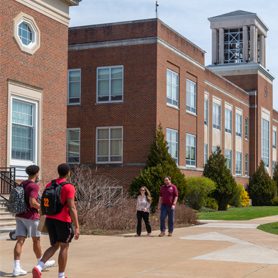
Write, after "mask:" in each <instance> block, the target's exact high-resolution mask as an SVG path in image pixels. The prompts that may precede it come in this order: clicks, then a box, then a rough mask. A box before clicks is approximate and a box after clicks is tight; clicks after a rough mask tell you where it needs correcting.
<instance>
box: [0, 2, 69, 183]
mask: <svg viewBox="0 0 278 278" xmlns="http://www.w3.org/2000/svg"><path fill="white" fill-rule="evenodd" d="M20 12H24V13H26V14H28V15H30V16H32V17H33V18H34V19H35V21H36V24H37V25H38V28H39V30H40V32H41V46H40V48H39V49H38V50H37V52H36V53H35V54H34V55H29V54H27V53H25V52H22V51H21V50H20V48H19V46H18V44H17V43H16V42H15V39H14V38H13V19H14V18H15V17H16V16H17V15H18V14H19V13H20ZM0 18H1V38H0V44H1V45H0V47H1V56H0V97H1V102H0V122H1V125H0V165H1V166H6V165H7V155H6V154H7V149H6V148H7V103H8V99H7V96H8V90H7V88H8V86H7V84H8V83H7V80H8V79H11V80H14V81H17V82H21V83H25V84H28V85H29V86H35V87H38V88H41V89H42V91H43V93H42V99H43V115H42V118H43V119H42V142H41V144H42V164H41V165H40V166H41V168H42V178H43V180H48V179H50V178H53V177H55V176H56V166H57V164H59V163H61V162H64V161H65V150H66V146H65V142H66V141H65V140H66V137H65V130H66V97H67V47H68V46H67V41H68V29H67V26H65V25H63V24H61V23H58V22H57V21H55V20H53V19H50V18H48V17H46V16H44V15H42V14H40V13H38V12H36V11H34V10H32V9H29V8H28V7H26V6H24V5H22V4H20V3H18V2H16V1H11V0H2V1H1V5H0Z"/></svg>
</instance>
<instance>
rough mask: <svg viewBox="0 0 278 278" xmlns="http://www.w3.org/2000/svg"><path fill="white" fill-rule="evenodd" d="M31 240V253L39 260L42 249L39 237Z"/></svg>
mask: <svg viewBox="0 0 278 278" xmlns="http://www.w3.org/2000/svg"><path fill="white" fill-rule="evenodd" d="M32 240H33V251H34V253H35V256H36V258H37V259H38V260H39V259H40V258H41V257H42V248H41V240H40V237H32Z"/></svg>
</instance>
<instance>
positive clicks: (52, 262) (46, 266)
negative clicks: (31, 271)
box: [42, 260, 55, 270]
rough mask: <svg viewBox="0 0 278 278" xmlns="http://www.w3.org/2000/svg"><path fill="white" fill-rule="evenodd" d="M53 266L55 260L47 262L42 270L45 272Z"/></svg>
mask: <svg viewBox="0 0 278 278" xmlns="http://www.w3.org/2000/svg"><path fill="white" fill-rule="evenodd" d="M54 265H55V260H48V261H47V262H46V263H45V264H44V267H43V269H42V270H45V269H46V268H49V267H52V266H54Z"/></svg>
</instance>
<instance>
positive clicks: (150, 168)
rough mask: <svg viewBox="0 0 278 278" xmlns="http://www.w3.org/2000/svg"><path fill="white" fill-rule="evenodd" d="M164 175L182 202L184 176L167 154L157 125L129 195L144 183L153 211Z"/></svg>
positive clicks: (165, 145) (161, 133) (162, 136)
mask: <svg viewBox="0 0 278 278" xmlns="http://www.w3.org/2000/svg"><path fill="white" fill-rule="evenodd" d="M166 176H170V177H171V181H172V183H173V184H175V185H176V186H177V188H178V191H179V202H183V201H184V196H185V186H186V180H185V176H184V175H183V174H182V173H181V171H180V170H179V169H178V167H177V164H176V162H175V161H174V160H173V159H172V157H171V155H170V154H169V152H168V147H167V142H166V141H165V137H164V134H163V131H162V127H161V126H159V127H158V129H157V130H156V134H155V138H154V141H153V143H152V145H151V148H150V153H149V155H148V159H147V163H146V167H145V168H144V169H143V170H142V171H141V172H140V174H139V175H138V176H137V177H136V178H135V179H134V180H133V181H132V183H131V185H130V188H129V193H130V195H131V196H133V197H136V196H137V194H138V192H139V188H140V187H141V186H142V185H145V186H146V187H147V188H148V189H149V190H150V192H151V195H152V198H153V202H152V211H154V210H155V208H156V206H157V204H158V199H159V192H160V186H161V184H163V181H164V178H165V177H166Z"/></svg>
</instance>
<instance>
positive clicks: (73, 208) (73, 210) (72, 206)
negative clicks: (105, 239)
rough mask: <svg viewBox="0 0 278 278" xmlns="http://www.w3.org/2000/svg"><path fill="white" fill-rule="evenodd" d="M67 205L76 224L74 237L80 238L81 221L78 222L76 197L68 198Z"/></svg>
mask: <svg viewBox="0 0 278 278" xmlns="http://www.w3.org/2000/svg"><path fill="white" fill-rule="evenodd" d="M67 206H68V208H69V213H70V217H71V219H72V222H73V225H74V238H75V239H78V238H79V235H80V231H79V223H78V216H77V209H76V206H75V202H74V199H71V198H70V199H67Z"/></svg>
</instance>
